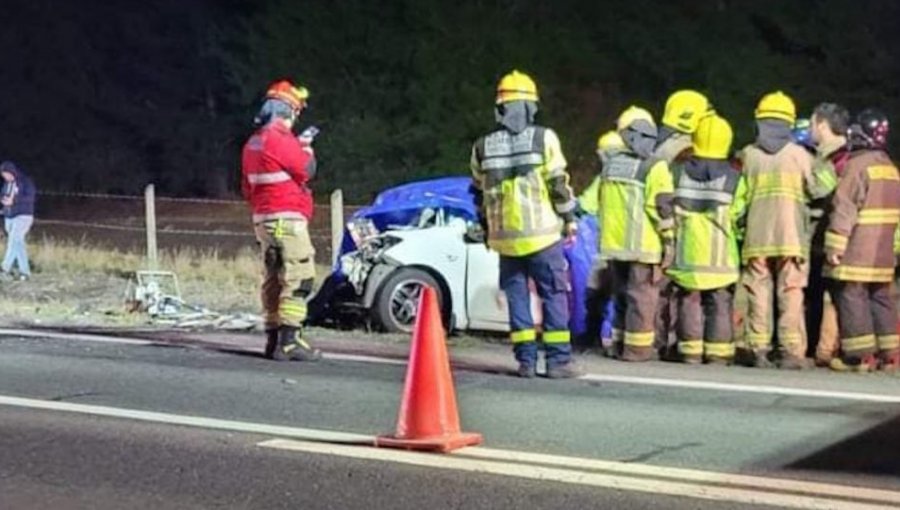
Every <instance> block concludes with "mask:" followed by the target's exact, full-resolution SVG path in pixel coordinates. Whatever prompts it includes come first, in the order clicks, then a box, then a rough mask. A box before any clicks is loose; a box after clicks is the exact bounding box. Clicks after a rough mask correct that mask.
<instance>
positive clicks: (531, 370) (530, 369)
mask: <svg viewBox="0 0 900 510" xmlns="http://www.w3.org/2000/svg"><path fill="white" fill-rule="evenodd" d="M516 375H518V376H519V377H521V378H522V379H534V378H535V377H536V376H537V370H536V369H535V367H534V364H533V363H519V369H518V370H517V371H516Z"/></svg>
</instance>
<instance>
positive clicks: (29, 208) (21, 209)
mask: <svg viewBox="0 0 900 510" xmlns="http://www.w3.org/2000/svg"><path fill="white" fill-rule="evenodd" d="M0 171H3V172H9V173H11V174H13V176H14V179H13V181H12V182H6V181H5V180H4V181H3V187H2V191H0V196H3V197H7V196H11V197H13V203H12V205H11V206H3V216H5V217H6V218H15V217H16V216H34V202H35V195H36V189H35V187H34V182H32V180H31V178H29V177H28V175H26V174H25V172H23V171H22V170H21V169H20V168H19V167H18V166H16V164H15V163H13V162H12V161H4V162H3V163H0Z"/></svg>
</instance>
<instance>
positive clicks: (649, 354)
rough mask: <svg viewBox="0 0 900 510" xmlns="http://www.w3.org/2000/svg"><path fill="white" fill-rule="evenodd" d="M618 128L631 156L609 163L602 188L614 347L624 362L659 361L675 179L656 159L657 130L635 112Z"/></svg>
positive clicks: (631, 110) (646, 117)
mask: <svg viewBox="0 0 900 510" xmlns="http://www.w3.org/2000/svg"><path fill="white" fill-rule="evenodd" d="M617 128H618V132H619V134H620V136H621V137H622V139H623V140H624V141H625V145H626V150H625V151H622V152H619V153H616V154H614V155H612V157H610V159H609V161H608V162H607V164H606V165H604V167H603V172H602V174H601V183H600V213H599V220H600V256H601V258H602V259H603V260H605V261H607V262H608V263H609V267H610V272H611V273H612V279H613V288H614V289H615V292H616V295H615V298H614V300H615V310H616V313H615V318H614V323H613V343H614V345H615V346H616V349H617V351H619V353H620V357H621V359H622V360H625V361H647V360H650V359H652V358H653V357H654V355H655V354H656V351H655V349H654V346H653V344H654V337H655V331H654V330H655V320H654V318H655V316H656V304H657V302H658V300H659V290H658V287H657V285H658V284H659V282H660V280H661V279H662V272H663V269H664V268H665V266H666V265H667V264H668V262H669V261H670V260H671V255H672V235H673V232H672V228H673V226H674V219H673V217H672V191H673V190H672V175H671V174H670V172H669V167H668V165H667V164H666V162H665V160H662V159H658V158H655V157H653V148H654V146H655V144H656V133H657V131H656V124H655V123H654V121H653V117H652V116H651V115H650V113H649V112H648V111H647V110H645V109H643V108H638V107H635V106H632V107H629V108H628V109H627V110H625V111H624V112H623V113H622V114H621V115H620V116H619V119H618V122H617Z"/></svg>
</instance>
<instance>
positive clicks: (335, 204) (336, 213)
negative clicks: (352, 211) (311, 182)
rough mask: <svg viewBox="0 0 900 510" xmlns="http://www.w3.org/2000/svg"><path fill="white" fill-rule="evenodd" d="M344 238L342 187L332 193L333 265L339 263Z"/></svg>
mask: <svg viewBox="0 0 900 510" xmlns="http://www.w3.org/2000/svg"><path fill="white" fill-rule="evenodd" d="M343 240H344V192H343V191H341V190H340V189H336V190H334V192H333V193H331V265H332V266H334V265H335V264H337V261H338V256H339V255H340V252H341V242H342V241H343Z"/></svg>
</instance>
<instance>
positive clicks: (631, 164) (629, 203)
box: [597, 152, 674, 264]
mask: <svg viewBox="0 0 900 510" xmlns="http://www.w3.org/2000/svg"><path fill="white" fill-rule="evenodd" d="M672 192H673V186H672V174H671V173H670V172H669V166H668V165H667V164H666V162H665V161H664V160H661V159H655V158H651V159H640V158H639V157H638V156H636V155H634V154H632V153H630V152H621V153H618V154H616V155H614V156H613V157H611V158H610V159H609V164H607V165H605V166H604V168H603V171H602V172H601V174H600V210H599V213H598V215H597V218H598V223H599V226H600V257H601V258H602V259H604V260H619V261H628V262H642V263H645V264H658V263H660V262H661V261H662V252H663V242H664V240H666V239H671V238H672V227H673V226H674V220H673V217H672V213H673V211H672Z"/></svg>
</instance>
